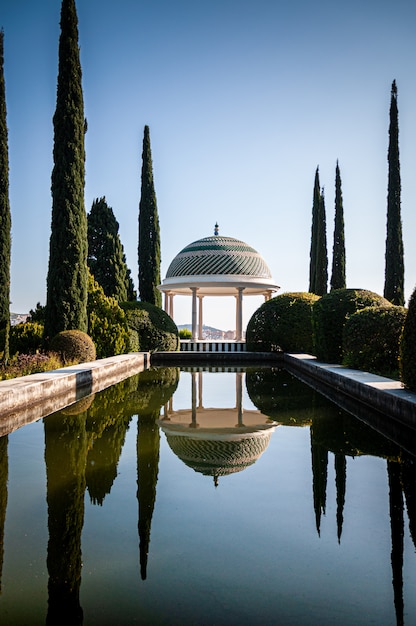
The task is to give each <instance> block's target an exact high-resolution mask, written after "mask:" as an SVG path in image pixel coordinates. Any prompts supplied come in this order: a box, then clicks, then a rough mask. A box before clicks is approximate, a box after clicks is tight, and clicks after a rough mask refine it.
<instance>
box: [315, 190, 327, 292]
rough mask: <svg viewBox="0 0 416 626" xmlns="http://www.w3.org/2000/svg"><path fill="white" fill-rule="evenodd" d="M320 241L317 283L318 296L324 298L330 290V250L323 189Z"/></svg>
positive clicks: (320, 207) (317, 247)
mask: <svg viewBox="0 0 416 626" xmlns="http://www.w3.org/2000/svg"><path fill="white" fill-rule="evenodd" d="M317 234H318V240H317V246H316V283H315V292H314V293H316V295H317V296H323V295H324V294H326V292H327V290H328V249H327V245H326V215H325V194H324V190H323V189H322V192H321V195H320V198H319V214H318V230H317Z"/></svg>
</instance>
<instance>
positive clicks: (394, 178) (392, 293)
mask: <svg viewBox="0 0 416 626" xmlns="http://www.w3.org/2000/svg"><path fill="white" fill-rule="evenodd" d="M388 165H389V174H388V192H387V237H386V257H385V258H386V266H385V277H384V297H385V298H387V300H390V302H392V303H393V304H396V305H399V306H403V305H404V259H403V256H404V252H403V238H402V221H401V215H400V194H401V182H400V160H399V121H398V109H397V86H396V81H395V80H394V81H393V83H392V86H391V100H390V128H389V149H388Z"/></svg>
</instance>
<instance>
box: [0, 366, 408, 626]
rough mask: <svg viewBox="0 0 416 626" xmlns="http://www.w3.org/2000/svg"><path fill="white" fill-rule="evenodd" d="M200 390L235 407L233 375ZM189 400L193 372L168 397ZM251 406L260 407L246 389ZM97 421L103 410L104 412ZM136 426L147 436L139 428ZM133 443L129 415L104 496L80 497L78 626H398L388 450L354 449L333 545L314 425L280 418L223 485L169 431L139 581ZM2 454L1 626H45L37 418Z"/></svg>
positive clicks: (212, 401) (41, 447)
mask: <svg viewBox="0 0 416 626" xmlns="http://www.w3.org/2000/svg"><path fill="white" fill-rule="evenodd" d="M227 381H228V382H227ZM285 384H286V383H285ZM230 386H231V392H230ZM203 391H204V405H207V406H212V405H217V406H219V407H224V406H225V407H227V406H228V407H234V406H235V374H233V373H232V374H226V375H223V374H208V375H205V374H204V384H203ZM190 399H191V375H190V374H189V373H185V374H182V375H181V379H180V382H179V385H178V388H177V390H176V392H175V395H174V398H173V404H174V407H175V409H177V410H180V409H186V408H188V409H189V407H190ZM109 406H110V405H109ZM243 406H244V408H245V409H247V410H254V409H255V408H256V407H255V406H254V405H253V403H252V402H251V401H250V399H249V397H248V395H247V393H246V390H245V385H243ZM285 406H286V405H285ZM325 411H327V413H328V412H329V414H330V418H328V419H330V421H331V420H332V419H333V418H332V417H331V415H332V414H331V411H330V410H329V409H328V406H327V404H326V403H324V404H323V405H321V404H319V405H318V410H317V412H316V413H315V416H316V418H317V419H318V418H319V415H320V414H321V412H322V415H323V413H324V412H325ZM103 415H104V416H107V417H108V414H106V413H105V411H104V413H103ZM302 415H304V413H303V414H302ZM337 415H339V411H338V409H337V410H336V411H335V412H334V416H337ZM139 420H140V418H139ZM139 431H140V424H139ZM141 432H142V435H141V436H145V431H144V430H143V428H142V431H141ZM321 434H322V433H321ZM370 434H371V433H370ZM137 439H138V418H137V415H133V417H132V419H131V420H130V422H129V427H128V430H127V433H126V436H125V440H124V444H123V447H122V452H121V455H120V458H119V461H118V465H117V475H116V477H115V480H114V482H113V484H112V486H111V490H110V492H109V493H106V495H105V497H104V499H103V501H102V504H101V505H97V504H93V503H92V501H91V498H90V496H89V493H88V490H86V491H85V497H84V502H85V512H84V517H83V526H82V536H81V551H82V563H83V565H82V569H81V586H80V605H81V607H82V609H83V613H84V618H83V619H84V624H100V625H102V624H134V623H140V624H152V625H153V624H169V625H171V624H181V625H187V624H194V623H198V624H201V625H208V624H220V625H222V624H227V625H228V624H234V623H238V624H243V625H250V626H251V625H252V624H257V623H268V624H272V623H282V624H285V625H286V624H289V625H291V624H296V625H303V624H308V625H309V624H320V625H321V624H322V625H329V624H331V626H332V625H333V624H334V623H337V624H344V625H349V624H370V623H376V624H378V625H379V624H381V625H384V624H385V625H387V624H389V625H390V624H395V623H396V616H395V608H394V598H393V586H392V567H391V549H392V539H391V527H390V515H389V485H388V474H387V461H386V459H385V458H379V457H377V456H371V455H369V454H367V455H356V456H355V457H354V458H353V457H352V456H346V472H345V477H346V483H345V503H344V506H343V523H342V533H341V538H340V540H338V531H339V527H338V522H337V510H338V506H337V494H338V492H339V489H337V487H336V481H337V474H336V472H335V468H334V462H335V454H334V453H333V452H331V451H329V452H328V464H327V476H326V488H325V493H326V499H325V512H324V513H323V514H322V516H321V518H320V532H319V534H318V532H317V528H316V511H315V510H314V501H313V482H314V478H313V476H312V472H311V431H310V428H309V426H303V427H296V426H286V425H280V426H278V428H276V430H275V431H274V433H273V435H272V436H271V438H270V441H269V445H268V447H267V449H266V450H265V452H264V453H263V454H262V455H261V456H260V458H258V460H257V461H256V462H255V464H254V465H251V466H249V467H247V468H246V469H245V470H244V471H241V472H238V473H233V474H230V475H228V476H223V477H220V480H219V484H218V487H217V488H215V487H214V484H213V481H212V478H210V477H207V476H204V475H202V474H201V473H198V472H195V471H193V470H192V469H191V468H190V467H188V466H187V465H185V464H184V463H183V462H182V461H181V460H180V459H179V458H178V457H177V456H176V455H175V454H173V452H172V450H171V448H170V447H169V445H168V442H167V441H166V438H165V436H164V435H163V433H161V435H160V450H159V455H160V456H159V462H158V464H157V470H158V471H157V483H156V485H155V487H156V497H155V502H154V509H153V512H152V514H151V516H150V528H149V530H150V544H149V546H148V560H147V576H146V580H142V579H141V576H140V565H139V536H138V517H139V510H138V500H137V489H138V470H137ZM350 439H351V437H350ZM370 440H371V437H370ZM8 458H9V472H8V502H7V512H6V525H5V541H4V562H3V572H2V595H0V622H1V623H2V624H3V623H4V624H6V623H13V624H19V623H20V624H44V623H45V615H46V611H47V601H48V578H49V577H48V568H47V560H46V557H47V548H48V506H47V502H46V470H45V428H44V424H43V422H42V421H39V422H38V423H35V424H32V425H29V426H27V427H24V428H22V429H20V430H18V431H16V432H15V433H13V434H12V435H10V437H9V444H8ZM149 458H150V457H149ZM153 458H156V457H153ZM315 478H316V477H315ZM139 486H140V481H139ZM403 515H404V522H403V529H404V566H403V568H402V572H403V599H404V609H405V624H412V623H413V622H414V621H415V619H413V618H416V598H415V594H414V593H413V587H414V583H415V581H416V556H415V549H414V545H413V542H412V540H411V538H410V534H409V520H408V517H407V512H406V507H404V510H403ZM23 600H24V601H23ZM9 618H11V619H10V621H9V622H8V621H7V620H8V619H9Z"/></svg>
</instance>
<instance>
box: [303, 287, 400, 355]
mask: <svg viewBox="0 0 416 626" xmlns="http://www.w3.org/2000/svg"><path fill="white" fill-rule="evenodd" d="M369 306H378V307H380V306H382V307H388V306H393V305H392V304H391V303H390V302H389V301H388V300H386V298H383V296H379V295H378V294H377V293H374V292H373V291H368V290H366V289H335V290H334V291H331V292H330V293H328V294H326V295H324V296H322V298H320V299H319V300H318V301H317V302H316V303H315V304H314V306H313V312H312V326H313V334H314V342H315V355H316V357H317V358H318V359H319V360H321V361H326V362H327V363H341V362H342V334H343V329H344V324H345V320H346V318H347V316H348V315H352V314H353V313H355V312H356V311H359V310H360V309H364V308H366V307H369Z"/></svg>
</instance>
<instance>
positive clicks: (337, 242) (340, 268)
mask: <svg viewBox="0 0 416 626" xmlns="http://www.w3.org/2000/svg"><path fill="white" fill-rule="evenodd" d="M346 286H347V283H346V279H345V232H344V208H343V204H342V189H341V174H340V171H339V165H338V161H337V166H336V170H335V222H334V245H333V249H332V274H331V291H333V290H334V289H345V287H346Z"/></svg>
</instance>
